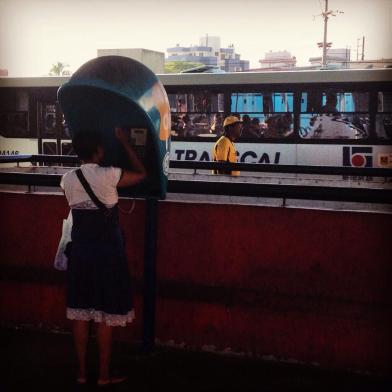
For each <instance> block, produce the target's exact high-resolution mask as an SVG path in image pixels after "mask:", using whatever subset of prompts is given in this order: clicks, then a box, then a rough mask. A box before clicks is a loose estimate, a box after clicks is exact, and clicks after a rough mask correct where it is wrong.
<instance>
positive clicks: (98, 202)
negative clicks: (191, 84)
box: [76, 168, 112, 216]
mask: <svg viewBox="0 0 392 392" xmlns="http://www.w3.org/2000/svg"><path fill="white" fill-rule="evenodd" d="M76 175H77V176H78V178H79V181H80V182H81V184H82V185H83V188H84V190H85V191H86V192H87V194H88V195H89V196H90V198H91V200H92V201H93V202H94V204H95V205H96V206H97V207H98V208H99V209H100V210H101V211H103V212H104V214H105V216H110V215H111V214H112V212H111V211H110V209H109V208H107V207H106V206H105V204H103V203H102V202H101V200H99V199H98V197H97V196H96V195H95V193H94V192H93V190H92V189H91V186H90V184H89V183H88V182H87V180H86V177H85V176H84V175H83V172H82V170H81V169H80V168H79V169H77V170H76Z"/></svg>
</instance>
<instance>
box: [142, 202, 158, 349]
mask: <svg viewBox="0 0 392 392" xmlns="http://www.w3.org/2000/svg"><path fill="white" fill-rule="evenodd" d="M146 209H147V210H146V228H145V239H144V284H143V344H142V350H143V352H144V353H149V352H151V351H153V350H154V347H155V300H156V254H157V232H158V230H157V227H158V225H157V223H158V201H157V200H156V199H147V200H146Z"/></svg>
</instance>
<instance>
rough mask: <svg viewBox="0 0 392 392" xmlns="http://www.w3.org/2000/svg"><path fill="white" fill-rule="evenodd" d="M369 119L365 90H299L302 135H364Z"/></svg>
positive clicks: (328, 136)
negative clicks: (300, 92)
mask: <svg viewBox="0 0 392 392" xmlns="http://www.w3.org/2000/svg"><path fill="white" fill-rule="evenodd" d="M369 123H370V121H369V93H368V92H347V91H337V90H328V91H320V90H313V91H307V92H302V94H301V115H300V136H301V137H302V138H305V139H364V138H367V137H368V135H369Z"/></svg>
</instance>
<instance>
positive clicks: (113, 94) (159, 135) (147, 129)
mask: <svg viewBox="0 0 392 392" xmlns="http://www.w3.org/2000/svg"><path fill="white" fill-rule="evenodd" d="M58 99H59V102H60V105H61V107H62V110H63V112H64V116H65V119H66V121H67V124H68V125H69V128H70V132H71V135H72V136H73V135H75V134H76V133H77V132H84V131H86V130H90V131H91V130H94V131H96V132H99V133H100V134H101V137H102V140H103V143H104V148H105V160H104V162H103V164H104V165H108V166H109V165H111V166H117V167H121V168H126V169H129V167H128V165H129V161H128V159H127V156H126V154H125V152H124V151H123V149H122V147H121V145H120V143H119V142H118V140H117V139H116V137H115V132H114V129H115V128H116V127H121V128H123V129H126V130H127V131H128V132H129V137H130V141H131V144H132V145H133V147H134V149H135V151H136V153H137V155H138V156H139V158H140V159H141V160H142V162H143V164H144V165H145V167H146V169H147V178H146V180H145V181H144V182H143V183H142V184H139V185H138V186H136V187H132V188H126V189H124V190H121V192H120V194H122V195H124V196H132V197H134V196H136V197H153V198H164V197H165V194H166V188H167V168H168V162H169V145H170V139H169V135H170V107H169V102H168V99H167V95H166V92H165V90H164V88H163V86H162V84H161V83H160V81H159V80H158V79H157V77H156V76H155V74H154V73H153V72H152V71H151V70H149V69H148V68H147V67H146V66H144V65H143V64H141V63H139V62H138V61H136V60H132V59H130V58H127V57H121V56H104V57H98V58H96V59H94V60H91V61H89V62H87V63H86V64H84V65H82V66H81V67H80V68H79V69H78V70H77V71H76V72H75V73H74V74H73V76H72V77H71V79H70V80H69V82H68V83H66V84H64V85H63V86H61V87H60V89H59V91H58Z"/></svg>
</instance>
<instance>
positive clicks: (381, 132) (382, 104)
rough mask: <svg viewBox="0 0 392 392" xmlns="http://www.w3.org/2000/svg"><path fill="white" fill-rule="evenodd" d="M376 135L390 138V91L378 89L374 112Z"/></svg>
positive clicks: (391, 98)
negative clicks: (375, 111)
mask: <svg viewBox="0 0 392 392" xmlns="http://www.w3.org/2000/svg"><path fill="white" fill-rule="evenodd" d="M376 136H377V138H379V139H387V140H391V139H392V92H391V91H379V92H378V104H377V113H376Z"/></svg>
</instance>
